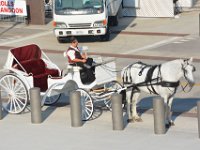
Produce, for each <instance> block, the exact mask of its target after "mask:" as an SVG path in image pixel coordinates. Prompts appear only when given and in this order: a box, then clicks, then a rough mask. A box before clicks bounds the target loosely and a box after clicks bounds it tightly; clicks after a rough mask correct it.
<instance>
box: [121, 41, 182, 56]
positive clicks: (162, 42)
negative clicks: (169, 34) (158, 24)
mask: <svg viewBox="0 0 200 150" xmlns="http://www.w3.org/2000/svg"><path fill="white" fill-rule="evenodd" d="M180 38H182V37H173V38H169V39H166V40H163V41H160V42H157V43H154V44H150V45H147V46H144V47H140V48H137V49H133V50H129V51H127V52H124V53H122V54H130V53H134V52H138V51H143V50H146V49H150V48H156V47H159V46H163V45H166V44H168V43H170V42H172V41H175V40H177V39H180Z"/></svg>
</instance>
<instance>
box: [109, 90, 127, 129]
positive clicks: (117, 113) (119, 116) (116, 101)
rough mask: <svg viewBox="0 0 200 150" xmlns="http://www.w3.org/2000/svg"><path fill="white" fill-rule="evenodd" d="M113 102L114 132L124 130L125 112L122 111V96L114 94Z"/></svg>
mask: <svg viewBox="0 0 200 150" xmlns="http://www.w3.org/2000/svg"><path fill="white" fill-rule="evenodd" d="M111 102H112V123H113V130H123V129H124V121H123V110H122V95H120V94H117V93H115V94H113V95H112V97H111Z"/></svg>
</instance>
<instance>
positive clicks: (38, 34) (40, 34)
mask: <svg viewBox="0 0 200 150" xmlns="http://www.w3.org/2000/svg"><path fill="white" fill-rule="evenodd" d="M52 33H53V31H46V32H42V33H37V34H34V35H30V36H27V37H24V38H19V39H16V40H12V41H8V42H3V43H0V46H3V45H9V44H13V43H18V42H22V41H26V40H30V39H34V38H37V37H40V36H44V35H48V34H52Z"/></svg>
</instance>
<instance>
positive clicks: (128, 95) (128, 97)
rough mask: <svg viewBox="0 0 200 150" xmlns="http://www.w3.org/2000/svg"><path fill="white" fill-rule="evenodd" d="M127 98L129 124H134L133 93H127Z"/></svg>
mask: <svg viewBox="0 0 200 150" xmlns="http://www.w3.org/2000/svg"><path fill="white" fill-rule="evenodd" d="M126 96H127V114H128V120H127V121H128V122H133V116H132V111H131V107H132V99H131V91H127V93H126Z"/></svg>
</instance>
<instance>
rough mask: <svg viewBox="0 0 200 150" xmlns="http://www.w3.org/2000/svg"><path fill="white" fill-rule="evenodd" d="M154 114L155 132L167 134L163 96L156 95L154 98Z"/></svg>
mask: <svg viewBox="0 0 200 150" xmlns="http://www.w3.org/2000/svg"><path fill="white" fill-rule="evenodd" d="M153 114H154V133H155V134H165V132H166V127H165V106H164V100H163V98H160V97H156V98H154V99H153Z"/></svg>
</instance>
